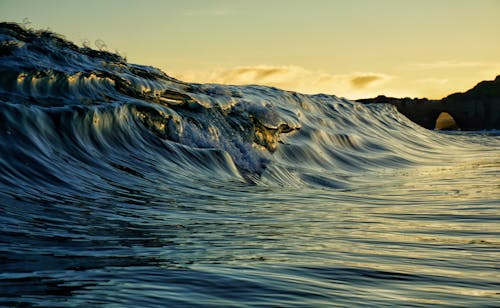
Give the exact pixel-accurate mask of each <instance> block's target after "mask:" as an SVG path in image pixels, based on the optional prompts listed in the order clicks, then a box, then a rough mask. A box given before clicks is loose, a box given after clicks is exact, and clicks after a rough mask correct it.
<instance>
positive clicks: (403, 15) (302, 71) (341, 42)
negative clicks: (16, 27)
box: [0, 0, 500, 98]
mask: <svg viewBox="0 0 500 308" xmlns="http://www.w3.org/2000/svg"><path fill="white" fill-rule="evenodd" d="M0 19H1V20H2V21H13V22H19V23H23V20H24V21H25V22H26V24H27V25H29V26H31V27H33V28H35V29H47V28H48V29H50V30H52V31H54V32H57V33H60V34H62V35H64V36H66V38H67V39H69V40H71V41H73V42H75V43H76V44H82V43H83V42H90V43H91V45H94V42H95V41H97V40H102V41H104V42H105V44H106V46H107V49H108V50H110V51H118V52H119V53H120V54H123V55H126V57H127V59H128V61H129V62H132V63H138V64H144V65H151V66H155V67H158V68H160V69H162V70H164V71H165V72H166V73H167V74H169V75H171V76H174V77H177V78H179V79H182V80H185V81H192V82H210V83H226V84H264V85H271V86H276V87H279V88H283V89H287V90H293V91H298V92H303V93H320V92H321V93H328V94H335V95H337V96H343V97H347V98H361V97H372V96H376V95H378V94H385V95H390V96H398V97H402V96H410V97H417V96H418V97H429V98H441V97H443V96H446V95H448V94H450V93H452V92H456V91H465V90H467V89H469V88H471V87H472V86H474V85H475V84H476V83H477V82H479V81H481V80H488V79H494V78H495V76H496V75H498V74H500V39H499V38H500V35H499V30H498V29H500V0H251V1H243V0H241V1H240V0H219V1H210V0H198V1H193V0H179V1H168V0H157V1H153V0H136V1H127V0H98V1H97V0H85V1H76V0H75V1H59V0H44V1H37V0H31V1H30V0H0ZM27 21H29V23H28V22H27ZM97 45H100V44H99V43H97Z"/></svg>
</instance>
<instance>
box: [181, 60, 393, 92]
mask: <svg viewBox="0 0 500 308" xmlns="http://www.w3.org/2000/svg"><path fill="white" fill-rule="evenodd" d="M174 76H175V77H177V78H179V79H181V80H184V81H188V82H200V83H220V84H234V85H246V84H260V85H267V86H273V87H277V88H281V89H285V90H291V91H297V92H302V93H311V94H312V93H329V94H335V95H339V96H348V97H353V96H355V97H363V96H366V95H371V93H378V92H377V91H380V90H379V89H377V88H376V87H377V86H379V85H381V84H383V83H385V82H386V81H388V80H390V79H392V78H393V77H392V76H389V75H386V74H381V73H371V72H356V73H351V74H330V73H326V72H322V71H315V70H308V69H305V68H303V67H300V66H295V65H290V66H273V65H255V66H238V67H233V68H226V69H214V70H211V71H187V72H183V73H179V74H174Z"/></svg>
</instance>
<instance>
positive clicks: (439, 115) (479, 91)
mask: <svg viewBox="0 0 500 308" xmlns="http://www.w3.org/2000/svg"><path fill="white" fill-rule="evenodd" d="M358 102H360V103H365V104H391V105H394V106H396V108H397V109H398V111H399V112H401V113H402V114H404V115H405V116H406V117H407V118H408V119H410V120H412V121H413V122H415V123H417V124H419V125H420V126H423V127H425V128H428V129H443V130H492V129H500V75H499V76H497V77H496V78H495V80H490V81H481V82H480V83H478V84H477V85H476V86H475V87H473V88H472V89H470V90H468V91H466V92H464V93H454V94H451V95H448V96H447V97H445V98H443V99H440V100H429V99H426V98H409V97H407V98H393V97H386V96H383V95H381V96H377V97H375V98H366V99H360V100H358Z"/></svg>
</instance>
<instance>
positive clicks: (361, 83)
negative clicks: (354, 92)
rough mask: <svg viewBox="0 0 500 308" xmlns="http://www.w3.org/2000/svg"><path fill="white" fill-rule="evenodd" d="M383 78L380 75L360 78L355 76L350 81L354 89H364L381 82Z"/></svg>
mask: <svg viewBox="0 0 500 308" xmlns="http://www.w3.org/2000/svg"><path fill="white" fill-rule="evenodd" d="M383 79H384V77H383V76H381V75H362V76H356V77H353V78H352V79H351V83H352V85H353V86H354V87H355V88H359V89H362V88H366V87H367V86H369V85H370V84H372V83H374V82H376V81H380V80H383Z"/></svg>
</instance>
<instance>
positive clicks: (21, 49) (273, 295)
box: [0, 23, 500, 306]
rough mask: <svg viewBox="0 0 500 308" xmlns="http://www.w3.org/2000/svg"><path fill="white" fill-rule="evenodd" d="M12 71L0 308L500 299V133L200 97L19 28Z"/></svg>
mask: <svg viewBox="0 0 500 308" xmlns="http://www.w3.org/2000/svg"><path fill="white" fill-rule="evenodd" d="M0 57H1V62H0V171H1V172H0V204H1V207H0V209H1V211H2V215H1V217H0V226H1V227H0V228H1V229H2V232H1V234H0V242H1V243H2V245H1V246H0V260H1V262H0V263H1V264H0V269H1V274H0V303H3V304H6V305H23V304H27V305H42V306H66V305H68V306H75V305H99V304H117V305H123V306H130V305H146V306H155V305H163V304H167V303H168V304H170V305H174V306H175V305H189V306H192V305H202V306H207V305H208V306H210V305H213V306H224V305H229V306H233V305H258V306H260V305H277V306H283V305H290V304H292V303H293V304H298V305H306V306H310V305H313V306H315V305H331V304H334V305H340V306H345V305H358V304H372V303H375V304H376V305H396V306H398V305H408V304H410V305H416V306H425V305H433V304H441V305H463V304H464V303H468V304H470V305H472V306H474V305H488V304H491V303H492V302H494V301H495V300H498V299H499V293H498V280H497V279H496V277H495V271H494V268H495V266H496V265H495V264H497V263H496V257H495V254H497V253H498V252H499V250H500V242H499V241H498V235H499V232H498V228H497V227H496V224H497V223H498V219H499V218H500V213H499V210H498V204H499V201H500V193H499V190H500V188H499V185H498V181H497V177H498V167H499V166H500V155H499V154H500V151H499V148H500V140H499V137H498V134H495V133H491V134H487V133H476V134H469V135H465V134H460V133H448V134H443V133H436V132H433V131H428V130H425V129H423V128H421V127H419V126H417V125H415V124H414V123H412V122H410V121H409V120H408V119H406V118H405V117H404V116H402V115H401V114H399V113H398V112H397V111H396V110H395V109H394V108H393V107H391V106H381V105H377V106H371V105H361V104H357V103H354V102H351V101H349V100H346V99H342V98H338V97H335V96H331V95H323V94H320V95H303V94H299V93H295V92H289V91H283V90H280V89H276V88H270V87H263V86H228V85H215V84H194V83H185V82H182V81H179V80H177V79H175V78H172V77H169V76H167V75H166V74H165V73H163V72H161V71H160V70H158V69H156V68H153V67H148V66H141V65H135V64H130V63H127V62H126V61H125V59H123V58H122V57H120V56H119V55H116V54H112V53H109V52H106V51H98V50H93V49H90V48H81V47H78V46H76V45H74V44H72V43H71V42H68V41H66V40H65V39H64V38H62V37H60V36H57V35H55V34H53V33H48V32H40V31H32V30H27V29H24V28H21V27H19V26H17V25H16V24H8V23H2V24H1V26H0ZM496 256H498V255H496ZM495 290H496V291H495ZM20 294H22V296H20Z"/></svg>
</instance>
